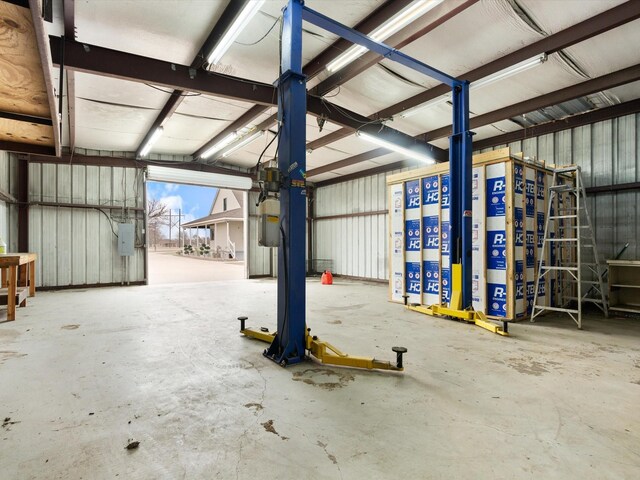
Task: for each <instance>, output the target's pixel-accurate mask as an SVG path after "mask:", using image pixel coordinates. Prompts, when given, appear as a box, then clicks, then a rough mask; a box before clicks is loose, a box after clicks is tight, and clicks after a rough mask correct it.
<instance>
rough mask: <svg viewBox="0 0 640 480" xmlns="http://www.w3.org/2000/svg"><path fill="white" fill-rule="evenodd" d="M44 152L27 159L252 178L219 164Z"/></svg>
mask: <svg viewBox="0 0 640 480" xmlns="http://www.w3.org/2000/svg"><path fill="white" fill-rule="evenodd" d="M44 155H46V154H38V153H34V154H32V155H29V157H28V160H29V161H30V162H32V163H33V162H36V163H62V164H65V165H92V166H98V167H124V168H141V167H146V166H149V165H160V166H163V167H171V168H178V169H183V170H193V171H197V172H207V173H222V174H225V175H236V176H240V177H250V178H254V177H253V175H252V174H250V173H248V172H244V171H241V170H233V169H231V168H225V167H220V166H210V165H203V164H201V163H193V162H173V161H166V160H165V161H163V160H153V161H148V160H137V159H135V158H123V157H100V156H96V155H77V154H75V155H71V154H69V153H64V154H62V155H61V156H60V157H58V158H51V157H47V156H44Z"/></svg>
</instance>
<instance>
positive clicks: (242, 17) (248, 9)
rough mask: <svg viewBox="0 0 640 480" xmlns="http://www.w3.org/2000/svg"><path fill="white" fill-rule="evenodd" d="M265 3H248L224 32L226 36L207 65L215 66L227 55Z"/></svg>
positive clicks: (254, 0)
mask: <svg viewBox="0 0 640 480" xmlns="http://www.w3.org/2000/svg"><path fill="white" fill-rule="evenodd" d="M264 2H265V0H249V1H248V2H247V4H246V5H245V6H244V8H243V9H242V10H241V11H240V13H239V14H238V16H237V17H236V18H235V20H234V21H233V23H232V24H231V26H230V27H229V28H228V29H227V31H226V32H224V35H223V36H222V38H221V39H220V41H219V42H218V43H217V45H216V47H215V48H214V49H213V51H212V52H211V53H210V54H209V57H208V58H207V63H208V64H209V65H215V64H217V63H218V62H219V61H220V60H221V59H222V57H223V56H224V54H225V53H227V50H229V47H230V46H231V45H232V44H233V42H235V40H236V38H238V35H240V32H242V31H243V30H244V29H245V27H246V26H247V25H248V24H249V22H250V21H251V19H252V18H253V17H254V16H255V14H256V13H258V11H260V8H261V7H262V4H263V3H264Z"/></svg>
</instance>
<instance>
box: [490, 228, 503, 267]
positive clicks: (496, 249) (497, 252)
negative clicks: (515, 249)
mask: <svg viewBox="0 0 640 480" xmlns="http://www.w3.org/2000/svg"><path fill="white" fill-rule="evenodd" d="M487 246H488V251H487V268H488V269H490V270H505V269H506V268H507V249H506V246H507V236H506V234H505V233H504V231H502V230H497V231H494V230H489V231H487Z"/></svg>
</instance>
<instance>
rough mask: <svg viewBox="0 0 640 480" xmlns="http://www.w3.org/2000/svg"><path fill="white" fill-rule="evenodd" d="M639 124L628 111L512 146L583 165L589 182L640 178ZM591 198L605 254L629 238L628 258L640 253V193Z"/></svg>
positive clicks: (639, 118)
mask: <svg viewBox="0 0 640 480" xmlns="http://www.w3.org/2000/svg"><path fill="white" fill-rule="evenodd" d="M639 124H640V114H635V115H627V116H624V117H620V118H616V119H613V120H606V121H603V122H598V123H594V124H592V125H585V126H582V127H577V128H574V129H571V130H563V131H561V132H556V133H551V134H548V135H543V136H540V137H533V138H528V139H526V140H523V141H519V142H514V143H511V144H509V145H508V146H509V147H511V151H512V152H523V153H524V155H525V156H528V157H535V158H537V159H540V160H545V161H546V162H550V163H555V164H557V165H567V164H577V165H580V167H582V175H583V179H584V182H585V184H586V186H587V187H597V186H608V185H614V184H621V183H630V182H638V181H640V138H639V133H638V125H639ZM505 146H506V145H501V146H500V147H495V148H501V147H505ZM488 150H491V149H488ZM483 151H486V150H483ZM589 197H590V198H589V205H588V207H589V214H590V215H591V220H592V222H593V226H594V229H595V231H596V241H597V245H598V251H599V253H600V255H601V257H603V259H610V258H614V257H615V255H616V254H617V253H618V252H619V251H620V249H621V248H622V247H623V246H624V244H625V243H627V242H629V249H628V250H627V251H626V252H625V255H624V257H623V258H626V259H638V258H640V242H639V241H638V238H640V211H639V208H638V203H639V202H640V192H637V191H627V192H618V193H599V194H597V195H589Z"/></svg>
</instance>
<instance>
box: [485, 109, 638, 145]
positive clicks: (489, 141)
mask: <svg viewBox="0 0 640 480" xmlns="http://www.w3.org/2000/svg"><path fill="white" fill-rule="evenodd" d="M638 112H640V99H637V100H631V101H629V102H625V103H620V104H618V105H613V106H611V107H605V108H598V109H597V110H591V111H589V112H586V113H581V114H578V115H573V116H571V117H567V118H563V119H561V120H555V121H553V122H547V123H542V124H540V125H534V126H532V127H527V128H523V129H521V130H516V131H515V132H509V133H504V134H502V135H496V136H494V137H490V138H485V139H482V140H477V141H475V142H473V148H475V149H477V150H481V149H483V148H491V147H495V146H497V145H506V144H508V143H511V142H518V141H522V140H525V139H527V138H533V137H539V136H540V135H547V134H549V133H555V132H560V131H562V130H567V129H569V128H576V127H581V126H583V125H590V124H592V123H596V122H602V121H604V120H610V119H612V118H618V117H623V116H625V115H631V114H634V113H638Z"/></svg>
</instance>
